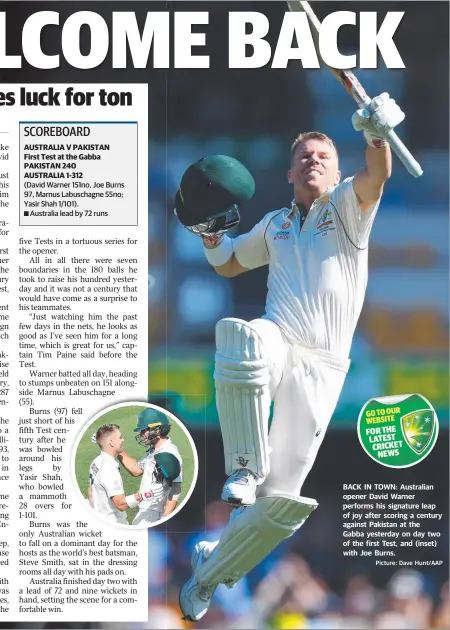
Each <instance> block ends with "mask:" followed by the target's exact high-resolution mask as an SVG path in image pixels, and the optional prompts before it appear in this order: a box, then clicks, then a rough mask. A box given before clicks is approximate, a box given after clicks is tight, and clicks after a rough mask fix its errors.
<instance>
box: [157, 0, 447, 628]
mask: <svg viewBox="0 0 450 630" xmlns="http://www.w3.org/2000/svg"><path fill="white" fill-rule="evenodd" d="M172 6H173V9H174V10H177V11H180V10H206V9H207V10H208V11H209V19H210V23H209V27H208V34H209V35H208V36H207V49H208V53H209V54H210V58H211V67H210V68H209V69H205V70H189V71H185V72H179V71H173V72H171V73H169V75H168V77H167V83H166V95H167V109H166V112H165V122H166V125H165V142H164V141H163V138H162V137H161V138H157V137H150V147H149V162H150V190H149V199H150V212H149V217H150V232H149V255H150V259H149V334H150V350H149V360H150V362H149V393H150V402H151V401H152V396H157V395H160V394H161V393H163V394H164V395H165V396H166V401H165V403H166V405H167V406H168V407H169V408H170V410H171V411H173V412H174V413H175V414H177V415H178V416H179V417H180V418H181V419H182V420H183V422H185V423H186V425H187V426H188V427H189V430H190V431H191V432H192V434H193V436H194V439H195V441H196V444H197V449H198V451H199V481H198V483H197V488H196V490H195V492H194V494H193V495H192V497H191V500H190V503H189V506H188V507H186V508H185V509H184V510H183V511H182V512H181V513H180V514H179V515H177V516H176V517H175V518H174V519H172V521H170V523H168V524H167V525H166V526H165V528H164V529H162V528H161V529H160V528H155V529H154V530H152V531H151V532H150V533H149V537H150V538H149V541H150V545H149V548H150V550H152V551H151V552H150V553H151V554H152V555H151V559H150V561H149V567H150V568H149V606H150V608H149V612H150V615H149V619H150V622H149V623H150V627H156V626H157V624H158V623H159V622H158V614H161V615H163V614H164V615H167V618H166V623H167V619H170V620H171V623H173V624H174V625H173V627H183V624H187V625H189V624H190V623H192V622H197V625H196V627H208V628H210V627H258V628H260V627H275V628H285V627H296V628H299V627H311V626H312V625H313V624H319V625H320V626H321V627H349V626H348V624H357V625H358V624H361V625H358V627H367V628H372V627H373V628H379V627H391V624H395V627H405V628H406V627H445V623H446V621H445V619H447V618H448V617H447V616H448V600H447V598H446V590H447V587H448V582H447V578H448V562H447V557H448V517H447V514H448V482H447V476H448V475H447V471H448V384H447V380H448V359H447V349H448V291H447V286H448V56H447V54H446V52H445V51H446V50H447V47H448V6H447V5H446V4H443V3H438V2H433V3H432V5H431V6H432V11H430V3H422V2H414V3H412V2H404V3H394V4H389V5H388V6H387V5H386V3H367V2H365V3H331V2H320V3H314V2H312V3H311V6H312V8H313V9H314V11H315V12H316V14H317V16H318V18H319V20H323V19H324V17H325V16H326V15H328V14H329V13H332V12H334V11H339V10H346V11H356V12H360V11H376V12H377V18H378V24H381V22H382V20H383V18H384V17H385V15H386V13H387V11H388V10H389V11H393V10H395V11H403V12H404V16H403V18H402V22H401V24H400V26H399V28H398V31H397V32H396V34H395V38H394V39H395V43H396V45H397V48H398V50H399V52H400V54H401V56H402V58H403V61H404V63H405V68H404V69H396V70H389V69H387V68H386V66H385V65H384V63H383V60H382V59H381V58H380V59H379V63H378V68H377V69H373V70H364V69H362V70H361V69H359V68H355V69H354V72H355V74H356V76H357V77H358V79H359V81H360V82H361V84H362V85H363V86H364V88H365V90H366V91H367V93H368V94H369V95H370V97H371V100H370V102H368V103H367V104H366V105H364V106H361V104H357V103H355V102H354V100H352V98H351V97H350V96H349V94H348V93H347V92H346V90H345V89H344V87H343V86H342V84H341V83H340V81H339V80H337V79H336V77H335V76H334V75H333V74H332V73H330V71H329V70H328V69H327V68H325V67H322V68H321V69H318V70H306V69H304V68H302V65H301V63H300V62H299V61H296V60H293V61H291V62H289V64H288V67H287V68H286V69H274V68H271V67H270V66H269V65H268V66H266V67H264V68H255V69H253V70H250V69H245V70H244V69H242V70H233V69H229V68H228V49H229V46H232V45H233V43H232V42H229V41H228V28H227V24H228V13H229V11H230V10H233V11H244V10H245V11H259V12H261V13H263V14H264V15H265V16H267V18H268V20H269V24H270V30H269V33H268V36H267V38H266V39H267V40H268V41H269V42H270V44H271V47H272V50H274V49H275V46H276V42H277V38H278V35H279V33H280V28H281V24H282V20H283V16H284V13H285V12H286V11H288V6H287V4H285V3H283V2H264V3H258V2H251V3H241V2H239V3H233V5H232V6H231V3H226V2H221V3H214V4H213V3H202V4H201V5H200V4H199V5H195V4H192V3H189V5H187V4H186V5H184V4H183V3H173V5H172ZM211 33H214V37H211V36H210V34H211ZM419 41H420V42H421V44H420V48H421V54H420V55H418V54H417V42H419ZM338 43H339V47H340V50H341V51H342V52H345V53H346V54H352V53H354V52H356V51H357V50H358V46H359V36H358V30H357V29H356V28H355V29H352V28H348V27H346V28H343V29H342V30H341V32H340V34H339V38H338ZM249 54H250V50H249ZM436 58H439V59H441V60H442V63H440V64H438V65H437V64H436V63H434V61H433V60H435V59H436ZM390 130H395V132H396V133H398V135H399V137H400V138H401V140H402V141H403V142H404V144H405V145H406V146H407V147H408V149H409V150H410V151H411V153H412V154H413V155H414V157H415V158H416V160H417V161H418V162H419V163H420V164H421V166H422V168H423V175H421V176H420V177H417V178H415V177H413V176H412V175H411V174H410V173H409V172H408V171H407V170H406V168H405V167H404V165H403V164H402V163H401V161H400V160H399V159H398V157H397V156H396V155H395V154H394V153H393V152H392V151H391V150H390V148H389V145H388V144H387V143H386V134H387V133H388V132H389V131H390ZM162 235H165V239H164V244H161V241H162V239H161V236H162ZM413 395H419V396H420V397H422V398H423V401H424V402H423V405H424V406H425V412H424V413H425V416H427V413H426V411H427V410H428V407H427V404H428V403H429V405H430V407H429V409H430V414H428V416H429V418H432V419H433V423H434V424H433V427H435V428H434V432H433V430H431V429H430V430H429V431H428V432H427V429H426V428H424V427H422V426H421V427H419V428H418V429H417V432H416V433H417V435H416V436H413V435H412V432H411V431H409V433H408V431H406V432H405V433H404V434H403V438H402V440H400V439H399V438H398V437H397V438H396V439H395V441H392V442H391V443H390V444H389V442H388V440H389V439H390V438H389V437H388V438H385V444H384V447H385V448H384V447H383V457H381V456H378V455H377V453H376V452H375V459H374V458H373V457H369V456H368V451H367V449H365V448H364V447H363V440H361V443H360V439H359V437H358V429H357V427H358V418H359V416H360V413H361V410H362V409H363V408H364V405H365V404H366V403H367V402H368V401H372V400H376V401H379V404H380V405H383V404H385V405H387V407H386V408H387V409H391V410H394V409H397V408H398V409H403V408H402V405H403V404H406V403H405V401H407V399H408V397H412V396H413ZM397 405H398V407H397ZM405 409H406V408H405ZM414 411H417V412H418V413H419V412H420V413H422V411H423V409H422V407H420V409H419V407H417V409H414ZM383 413H384V412H383ZM400 413H401V414H403V416H402V417H405V418H406V416H407V415H408V412H407V411H406V410H405V411H401V412H400ZM420 413H419V415H418V418H419V419H420V420H421V419H422V416H421V415H420ZM431 414H432V415H431ZM416 415H417V414H416ZM425 416H424V422H426V421H427V418H426V417H425ZM428 416H427V417H428ZM437 419H439V437H437V429H436V425H437V422H438V420H437ZM399 422H400V420H399ZM405 422H406V420H405ZM405 426H406V424H405ZM430 426H431V425H430ZM392 431H393V429H392ZM382 433H384V431H383V430H382V429H379V430H378V434H379V435H381V434H382ZM374 435H377V431H376V430H375V429H374ZM405 436H406V437H405ZM417 436H420V437H417ZM360 437H361V436H360ZM436 438H437V439H436ZM419 440H420V441H419ZM370 441H371V442H376V441H378V442H381V441H382V438H381V437H380V438H379V440H376V439H372V440H370ZM423 444H425V446H423ZM390 446H391V448H388V447H390ZM422 447H423V448H425V449H426V448H428V451H427V457H423V456H422V455H421V453H422V450H421V449H422ZM402 449H404V450H405V451H406V450H407V451H408V453H411V454H412V455H414V456H415V455H417V462H416V461H415V462H414V463H417V465H412V464H411V463H407V464H402V460H401V456H402ZM396 450H398V451H399V453H397V454H396V453H395V451H396ZM378 452H381V447H380V448H379V450H378ZM423 452H425V451H423ZM428 453H429V455H428ZM397 455H399V457H400V459H398V461H397V460H396V457H397ZM391 456H392V459H391ZM408 461H409V460H408ZM396 462H397V463H396ZM443 470H444V471H445V475H442V471H443ZM365 485H367V487H368V488H369V487H370V488H371V492H372V494H371V495H370V496H369V492H366V493H365V494H364V487H365ZM376 487H379V490H378V494H377V493H376V491H375V488H376ZM406 489H409V497H410V498H409V499H407V500H406V499H405V500H404V501H403V503H401V505H402V506H403V507H402V508H401V507H397V508H395V509H397V511H398V512H399V514H398V515H397V516H396V517H395V518H394V519H393V521H394V522H395V526H394V525H393V526H392V530H391V529H390V527H391V525H392V523H390V522H389V519H391V518H392V516H391V512H392V508H391V510H389V508H388V504H389V503H390V501H391V500H393V499H395V496H394V495H392V493H393V492H394V493H395V492H401V491H402V490H403V491H404V492H405V490H406ZM351 491H353V494H352V493H351ZM383 493H384V494H383ZM346 496H349V497H352V496H353V497H365V500H361V501H360V503H359V504H356V503H355V502H353V503H352V505H353V506H355V505H357V506H359V507H354V508H352V509H353V510H354V511H356V512H358V514H362V516H361V517H360V518H362V519H363V520H365V519H367V525H368V527H367V530H368V531H369V530H370V531H371V532H372V533H373V540H376V541H378V545H379V547H375V548H374V549H373V550H372V551H371V552H370V553H369V552H367V553H366V549H367V546H366V542H364V543H361V544H362V545H363V550H360V549H359V548H358V547H356V543H354V542H353V540H352V544H351V549H352V551H354V553H353V552H351V553H348V550H349V547H347V546H346V545H345V543H346V541H347V540H348V536H347V534H348V530H346V528H345V522H344V520H343V514H344V511H345V510H344V506H345V504H346V503H348V499H346V498H345V497H346ZM405 496H406V495H405ZM381 500H383V501H385V503H383V504H382V505H383V506H384V507H381V508H380V507H379V506H380V503H379V502H380V501H381ZM377 501H378V509H377V508H376V506H377ZM408 501H409V502H408ZM422 501H423V503H424V504H434V505H435V506H437V507H436V508H435V511H436V512H439V514H440V518H439V519H436V520H435V521H434V522H433V527H431V526H429V527H428V529H433V531H437V532H438V538H439V540H438V541H437V544H436V545H430V546H424V547H418V546H417V545H414V546H412V547H411V548H409V547H405V548H401V547H400V544H399V543H398V544H397V543H395V539H394V537H393V535H392V531H395V528H396V527H398V528H400V524H399V521H400V520H401V519H402V518H403V514H405V515H407V519H410V520H415V518H416V516H417V513H416V512H414V510H413V512H411V509H412V508H411V504H412V503H415V504H420V502H422ZM411 502H412V503H411ZM370 514H373V516H372V517H371V516H370ZM376 515H377V516H376ZM413 517H414V518H413ZM417 518H418V519H420V518H421V517H420V516H418V517H417ZM430 518H431V517H430ZM388 528H389V529H390V531H389V532H388ZM422 529H425V533H424V536H426V535H427V531H426V530H427V527H425V526H423V527H422ZM376 532H378V533H376ZM424 540H427V539H426V538H425V539H424ZM386 543H389V548H388V549H385V547H386ZM393 543H394V544H393ZM358 544H359V543H358ZM157 549H158V550H159V551H158V553H156V550H157ZM156 561H157V566H156V567H155V562H156ZM162 575H165V576H167V581H166V580H165V579H161V578H162ZM418 602H420V606H419V605H418ZM180 609H181V611H180ZM181 615H182V616H183V617H184V618H185V621H184V622H182V621H180V616H181ZM177 624H178V625H177ZM440 624H441V625H440ZM442 624H444V625H442Z"/></svg>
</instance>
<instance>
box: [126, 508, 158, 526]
mask: <svg viewBox="0 0 450 630" xmlns="http://www.w3.org/2000/svg"><path fill="white" fill-rule="evenodd" d="M161 518H162V512H156V510H138V512H137V514H136V516H135V517H134V519H133V522H132V523H131V524H132V525H141V526H144V525H147V527H150V526H151V525H152V524H153V523H156V522H158V521H159V520H161Z"/></svg>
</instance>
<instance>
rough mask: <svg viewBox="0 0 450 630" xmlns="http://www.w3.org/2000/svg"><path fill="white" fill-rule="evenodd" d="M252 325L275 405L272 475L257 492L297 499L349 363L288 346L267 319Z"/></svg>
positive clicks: (272, 432)
mask: <svg viewBox="0 0 450 630" xmlns="http://www.w3.org/2000/svg"><path fill="white" fill-rule="evenodd" d="M251 324H252V326H253V327H254V328H256V329H257V331H258V333H259V335H260V337H261V339H262V342H263V344H264V348H265V351H266V352H267V357H268V360H269V370H270V394H271V398H272V400H273V402H274V408H273V418H272V425H271V428H270V432H269V447H270V449H271V454H270V473H269V475H268V476H267V477H266V479H265V480H264V482H263V483H262V484H261V486H260V487H259V488H258V496H265V495H267V494H277V493H278V492H286V493H289V494H292V495H294V496H298V495H300V491H301V488H302V486H303V483H304V481H305V479H306V476H307V475H308V473H309V471H310V470H311V468H312V465H313V464H314V461H315V459H316V456H317V452H318V450H319V447H320V445H321V444H322V441H323V439H324V437H325V432H326V430H327V427H328V424H329V422H330V420H331V417H332V415H333V412H334V410H335V408H336V405H337V402H338V399H339V396H340V393H341V390H342V386H343V384H344V380H345V377H346V375H347V371H348V368H349V365H350V362H349V361H348V360H342V359H340V358H338V357H335V356H334V355H332V354H329V353H328V352H324V351H321V350H311V349H310V348H306V347H305V346H300V345H298V344H291V343H289V342H288V341H287V339H286V338H285V337H284V335H283V334H282V332H281V329H280V328H279V326H278V325H277V324H275V323H274V322H272V321H270V320H268V319H256V320H253V321H252V322H251ZM267 413H269V411H267Z"/></svg>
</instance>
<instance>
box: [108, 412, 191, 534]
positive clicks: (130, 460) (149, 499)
mask: <svg viewBox="0 0 450 630" xmlns="http://www.w3.org/2000/svg"><path fill="white" fill-rule="evenodd" d="M170 429H171V424H170V422H169V419H168V418H167V416H166V415H165V414H164V413H163V412H162V411H159V410H157V409H153V408H148V409H143V410H142V411H141V412H140V413H139V415H138V418H137V425H136V428H135V429H134V432H135V433H136V434H137V435H136V436H135V437H136V441H137V442H138V444H139V445H140V446H142V447H144V449H146V451H145V454H144V455H143V456H142V457H141V458H140V459H139V460H136V459H135V458H134V457H132V456H131V455H129V454H128V453H127V452H126V451H125V450H122V452H121V453H120V454H119V455H118V459H119V460H120V462H121V463H122V465H123V467H124V468H125V470H127V471H128V472H129V473H130V475H132V476H133V477H142V479H141V485H140V488H139V492H140V494H141V496H142V500H141V501H140V503H139V506H138V512H137V514H136V516H135V517H134V519H133V522H132V525H141V526H143V525H147V526H150V525H152V524H154V523H156V522H157V521H160V520H161V519H162V518H164V517H166V516H169V515H170V514H171V513H172V512H173V511H174V510H175V508H176V507H177V505H178V501H179V498H180V495H181V490H182V481H183V476H182V459H181V455H180V452H179V450H178V448H177V446H176V445H175V444H174V443H173V442H172V440H171V439H170V437H169V432H170Z"/></svg>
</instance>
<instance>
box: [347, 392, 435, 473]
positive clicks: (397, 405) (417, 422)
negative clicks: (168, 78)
mask: <svg viewBox="0 0 450 630" xmlns="http://www.w3.org/2000/svg"><path fill="white" fill-rule="evenodd" d="M438 432H439V424H438V419H437V415H436V412H435V410H434V409H433V406H432V405H431V403H430V402H429V401H428V400H427V399H426V398H424V397H423V396H421V395H420V394H406V395H403V396H385V397H383V398H372V399H371V400H369V401H368V402H367V403H366V404H365V405H364V407H363V408H362V409H361V412H360V414H359V418H358V437H359V441H360V442H361V446H362V447H363V449H364V450H365V451H366V453H367V454H368V455H369V457H371V458H372V459H374V460H375V461H376V462H378V463H379V464H382V465H383V466H388V467H390V468H407V467H408V466H415V464H418V463H419V462H421V461H422V460H423V459H425V457H427V456H428V455H429V454H430V452H431V450H432V449H433V447H434V445H435V443H436V439H437V436H438Z"/></svg>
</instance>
